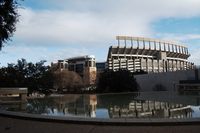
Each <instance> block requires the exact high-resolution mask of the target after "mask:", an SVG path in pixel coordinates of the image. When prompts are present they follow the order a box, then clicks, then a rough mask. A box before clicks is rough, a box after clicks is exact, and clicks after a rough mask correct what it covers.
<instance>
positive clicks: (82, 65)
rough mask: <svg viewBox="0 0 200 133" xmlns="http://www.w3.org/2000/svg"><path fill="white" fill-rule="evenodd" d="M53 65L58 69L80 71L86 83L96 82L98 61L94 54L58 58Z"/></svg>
mask: <svg viewBox="0 0 200 133" xmlns="http://www.w3.org/2000/svg"><path fill="white" fill-rule="evenodd" d="M51 66H52V67H53V68H55V69H56V70H60V71H63V70H68V71H73V72H76V73H78V74H79V75H80V76H81V77H82V78H83V81H84V83H85V85H92V84H95V82H96V61H95V57H94V56H93V55H86V56H77V57H73V58H68V59H65V60H58V62H57V63H52V64H51Z"/></svg>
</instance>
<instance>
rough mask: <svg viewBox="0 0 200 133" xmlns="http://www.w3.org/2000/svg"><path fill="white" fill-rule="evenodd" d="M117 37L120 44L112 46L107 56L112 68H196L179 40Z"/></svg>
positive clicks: (150, 71)
mask: <svg viewBox="0 0 200 133" xmlns="http://www.w3.org/2000/svg"><path fill="white" fill-rule="evenodd" d="M116 39H117V41H118V45H117V46H111V47H110V48H109V51H108V56H107V64H108V69H110V70H114V71H116V70H119V69H128V70H130V71H131V72H135V71H138V70H144V71H146V72H148V73H158V72H169V71H177V70H189V69H193V68H194V64H193V63H190V62H188V57H189V56H190V54H189V52H188V48H187V47H186V46H184V45H181V44H179V43H177V42H173V41H163V40H158V39H150V38H142V37H130V36H117V37H116Z"/></svg>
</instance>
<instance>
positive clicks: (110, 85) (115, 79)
mask: <svg viewBox="0 0 200 133" xmlns="http://www.w3.org/2000/svg"><path fill="white" fill-rule="evenodd" d="M138 88H139V87H138V84H137V82H136V79H135V78H134V74H133V73H131V72H130V71H128V70H119V71H115V72H114V71H105V72H103V73H102V74H101V75H100V77H99V81H98V84H97V92H132V91H138Z"/></svg>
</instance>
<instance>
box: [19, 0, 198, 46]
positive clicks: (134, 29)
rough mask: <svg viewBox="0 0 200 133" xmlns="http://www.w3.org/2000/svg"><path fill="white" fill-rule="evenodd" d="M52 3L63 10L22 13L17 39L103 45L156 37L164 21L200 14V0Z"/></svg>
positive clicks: (124, 0) (63, 1)
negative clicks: (155, 26)
mask: <svg viewBox="0 0 200 133" xmlns="http://www.w3.org/2000/svg"><path fill="white" fill-rule="evenodd" d="M50 3H51V5H53V4H54V5H55V6H56V5H57V7H59V6H60V7H63V8H61V9H62V10H58V9H55V10H37V11H35V10H33V9H30V8H25V9H22V10H20V14H21V22H20V23H19V24H18V27H17V32H16V38H17V39H19V40H23V41H24V42H25V43H29V44H34V45H35V44H39V45H47V44H55V45H56V44H80V43H82V44H84V45H87V44H103V42H104V41H105V40H109V41H110V40H113V39H114V37H115V36H116V35H133V36H153V32H152V29H151V27H150V24H151V23H152V22H154V21H156V20H159V19H161V18H168V17H186V18H187V17H193V16H198V15H200V10H199V9H200V1H199V0H176V1H174V0H167V1H161V0H151V1H146V0H118V1H115V0H109V1H107V0H101V1H99V0H98V1H97V0H84V1H83V0H74V1H68V0H62V1H61V2H58V1H57V0H51V1H50ZM104 43H105V42H104ZM104 45H106V44H104Z"/></svg>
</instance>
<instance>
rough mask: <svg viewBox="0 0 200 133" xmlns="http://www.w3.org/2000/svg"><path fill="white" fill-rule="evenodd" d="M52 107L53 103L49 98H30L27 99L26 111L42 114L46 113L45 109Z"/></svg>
mask: <svg viewBox="0 0 200 133" xmlns="http://www.w3.org/2000/svg"><path fill="white" fill-rule="evenodd" d="M53 107H55V103H54V100H53V99H51V98H42V99H32V100H29V101H28V104H27V107H26V111H27V112H28V113H34V114H42V113H47V109H48V108H53Z"/></svg>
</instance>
